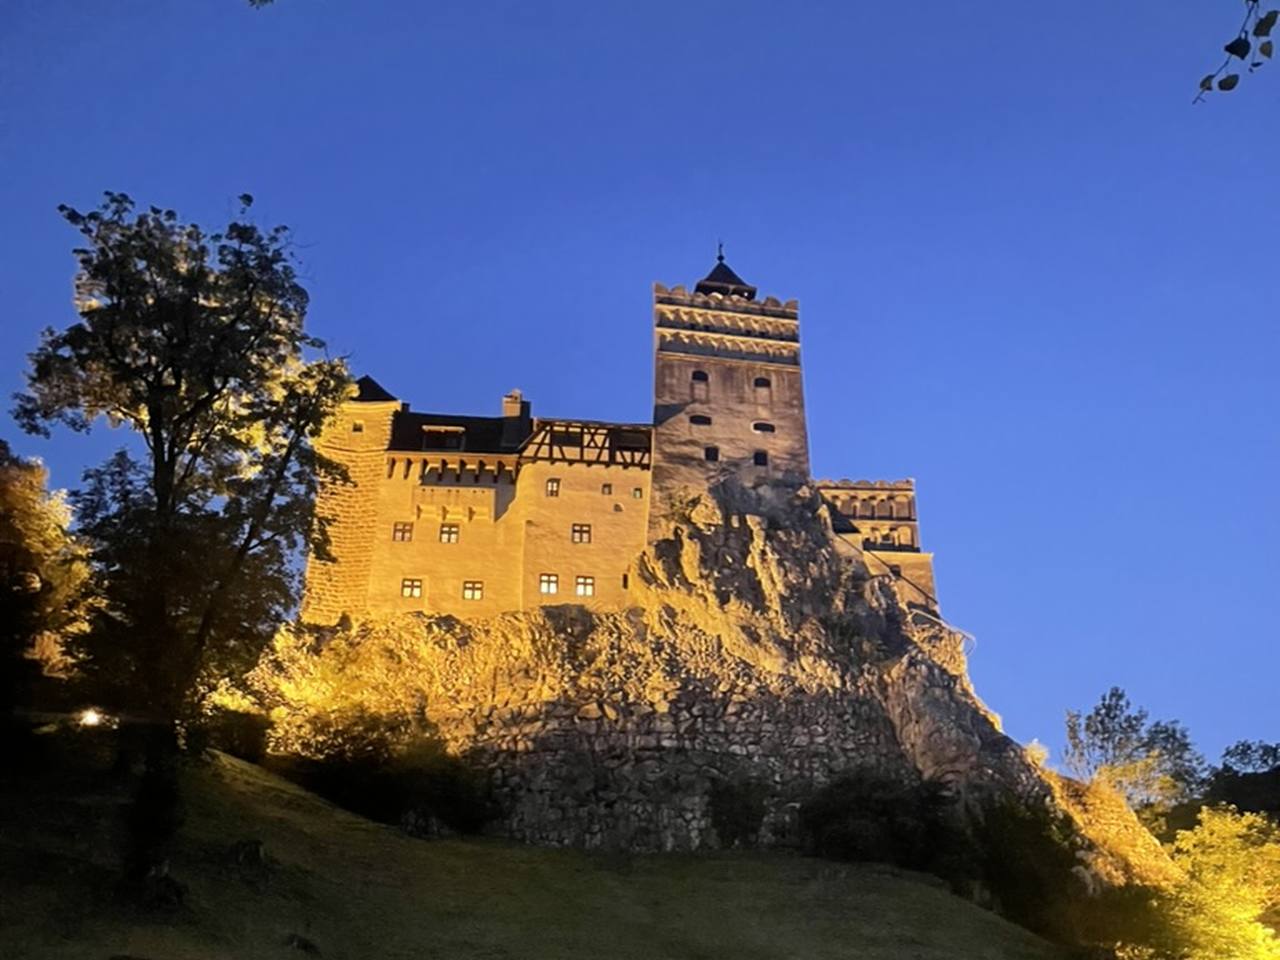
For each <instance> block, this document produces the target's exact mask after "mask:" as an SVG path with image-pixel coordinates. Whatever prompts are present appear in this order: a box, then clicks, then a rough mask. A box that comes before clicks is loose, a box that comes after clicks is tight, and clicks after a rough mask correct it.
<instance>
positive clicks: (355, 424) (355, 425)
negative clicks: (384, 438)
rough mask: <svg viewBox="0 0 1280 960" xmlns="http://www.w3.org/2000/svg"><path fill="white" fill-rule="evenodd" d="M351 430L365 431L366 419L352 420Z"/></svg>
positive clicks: (353, 431) (354, 431)
mask: <svg viewBox="0 0 1280 960" xmlns="http://www.w3.org/2000/svg"><path fill="white" fill-rule="evenodd" d="M351 432H352V433H364V421H363V420H353V421H351Z"/></svg>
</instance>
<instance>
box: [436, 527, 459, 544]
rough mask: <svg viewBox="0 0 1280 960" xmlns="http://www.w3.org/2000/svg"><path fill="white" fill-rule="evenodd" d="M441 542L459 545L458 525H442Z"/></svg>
mask: <svg viewBox="0 0 1280 960" xmlns="http://www.w3.org/2000/svg"><path fill="white" fill-rule="evenodd" d="M440 542H441V543H457V542H458V525H457V524H456V523H442V524H440Z"/></svg>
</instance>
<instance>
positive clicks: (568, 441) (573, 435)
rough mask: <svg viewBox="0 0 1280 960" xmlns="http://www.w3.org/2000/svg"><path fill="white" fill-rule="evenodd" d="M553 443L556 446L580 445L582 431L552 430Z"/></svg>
mask: <svg viewBox="0 0 1280 960" xmlns="http://www.w3.org/2000/svg"><path fill="white" fill-rule="evenodd" d="M551 445H552V446H555V447H580V446H582V431H581V430H552V431H551Z"/></svg>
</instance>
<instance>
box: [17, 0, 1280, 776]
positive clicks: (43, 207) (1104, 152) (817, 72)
mask: <svg viewBox="0 0 1280 960" xmlns="http://www.w3.org/2000/svg"><path fill="white" fill-rule="evenodd" d="M1235 6H1236V5H1233V4H1210V3H1203V2H1191V0H1177V2H1163V3H1156V2H1143V3H1116V2H1115V0H1089V2H1084V3H1075V4H1056V5H1055V4H1038V5H1028V4H1026V3H1014V2H1009V0H987V2H984V3H981V4H969V5H963V6H961V5H957V4H955V3H941V2H935V0H927V2H924V3H917V4H912V5H910V6H904V5H902V4H890V3H881V4H848V3H835V2H829V3H816V2H814V3H803V2H801V3H792V4H781V3H776V2H768V3H765V2H760V3H752V2H742V0H739V2H734V3H729V2H689V0H685V2H682V3H665V2H653V0H649V2H645V3H621V2H617V3H614V2H603V3H602V2H596V3H563V2H543V3H528V2H524V3H514V2H511V3H506V2H495V3H479V2H431V3H425V2H418V0H413V2H411V0H365V2H355V0H349V2H342V0H278V2H277V3H276V5H275V6H274V7H271V8H267V9H265V10H262V11H254V10H251V9H249V8H248V7H247V6H246V5H245V4H244V3H243V2H241V0H113V2H112V3H109V4H108V3H86V2H84V0H4V2H3V3H2V4H0V173H2V174H3V176H0V211H3V223H4V229H3V230H0V264H2V266H0V294H2V302H3V305H4V316H3V319H2V322H0V350H2V351H3V353H2V354H0V355H2V357H3V361H4V362H3V366H2V369H0V387H3V389H4V392H5V393H9V392H11V391H12V390H15V389H18V388H19V387H20V385H21V358H22V355H23V354H24V353H25V352H26V351H28V350H29V349H31V348H32V347H33V346H34V344H35V341H36V335H37V331H38V330H39V329H40V328H41V327H44V326H46V325H62V324H65V323H67V322H68V321H69V320H71V319H72V313H71V305H70V279H71V274H72V270H73V266H74V265H73V261H72V258H71V255H70V252H69V251H70V248H71V247H72V246H73V245H74V241H75V240H76V235H75V234H74V233H73V232H72V231H71V230H70V229H69V228H68V227H66V226H65V225H64V224H63V223H62V222H61V221H60V220H59V218H58V216H57V214H56V213H55V209H54V208H55V207H56V205H57V204H58V203H60V202H67V203H71V204H74V205H78V206H81V207H85V206H91V205H93V204H95V203H96V201H97V198H98V197H99V195H100V193H101V191H102V190H104V189H114V190H124V191H126V192H129V193H131V194H133V195H134V196H135V197H136V198H137V199H139V200H140V201H143V202H146V203H155V204H158V205H162V206H171V207H175V208H177V209H178V210H179V211H180V212H181V213H182V214H183V215H184V216H186V217H188V218H190V219H195V220H197V221H200V222H203V223H206V224H210V225H213V224H216V223H219V222H224V220H225V218H226V217H227V216H228V215H230V214H231V213H232V212H233V211H234V208H235V201H234V198H235V196H236V195H237V194H239V193H241V192H244V191H248V192H250V193H253V194H254V195H255V196H256V197H257V198H258V203H257V204H256V206H255V210H256V211H257V213H258V215H259V217H260V218H261V219H262V220H264V221H266V222H269V223H274V222H286V223H289V224H290V225H291V226H293V228H294V230H295V232H296V238H297V242H298V254H299V256H300V257H301V259H302V262H303V272H304V275H305V277H306V281H307V285H308V287H309V289H310V291H311V294H312V298H313V299H312V311H311V325H312V327H313V329H314V330H315V332H317V333H318V334H320V335H321V336H323V337H325V338H326V339H328V340H329V342H330V343H331V345H332V346H333V347H334V348H335V349H336V350H337V351H340V352H346V353H349V354H351V355H352V357H353V358H354V363H355V366H356V367H357V368H358V369H359V370H360V371H362V372H371V373H374V374H375V375H376V376H377V378H378V379H379V380H380V381H381V382H382V383H383V384H385V385H386V386H387V387H388V388H390V389H391V390H392V391H393V392H395V393H397V394H398V395H400V396H401V397H403V398H405V399H408V400H410V401H411V402H412V403H413V404H414V406H415V407H418V408H428V409H436V410H444V411H466V412H475V413H495V412H497V407H498V401H499V397H500V395H501V394H502V393H503V392H505V391H506V390H508V389H510V388H511V387H513V386H519V387H521V388H523V389H524V391H525V393H526V395H527V396H529V397H530V398H531V399H532V400H533V403H534V412H535V414H538V413H540V414H544V415H564V416H576V417H587V418H597V419H606V418H608V419H624V420H646V419H648V418H649V416H650V414H651V409H650V394H651V376H652V373H651V349H652V348H651V330H650V323H651V319H650V315H649V298H650V284H651V283H652V282H653V281H654V280H661V281H663V282H665V283H668V284H671V283H678V282H686V283H687V282H690V281H692V280H694V279H696V278H697V277H699V276H701V275H702V274H703V273H705V272H706V270H707V269H708V268H709V267H710V266H711V264H712V262H713V258H714V253H715V242H716V239H717V238H718V237H723V238H724V239H725V241H726V245H727V252H728V259H729V262H730V264H731V265H732V266H733V267H734V268H735V269H736V270H737V271H738V272H739V273H741V274H742V275H743V276H744V277H746V278H747V279H748V280H749V281H751V282H753V283H755V284H757V285H759V286H760V288H761V292H762V294H764V293H771V294H775V295H777V296H780V297H783V298H790V297H797V298H799V300H800V302H801V326H802V337H803V343H804V350H805V375H806V378H807V395H808V403H809V420H810V436H811V442H812V448H813V461H814V466H815V470H816V471H817V472H818V473H819V474H820V475H822V476H827V477H851V478H853V477H888V478H897V477H903V476H914V477H915V478H917V481H918V484H919V489H920V511H921V517H922V534H923V538H924V542H925V545H926V547H928V548H930V549H932V550H934V551H936V553H937V573H938V584H939V590H940V594H941V598H942V603H943V610H944V613H945V614H946V615H947V616H948V618H950V619H951V620H953V621H954V622H955V623H957V624H959V625H961V626H963V627H965V628H966V629H968V630H970V631H972V632H973V633H975V634H976V635H977V637H978V645H977V649H976V650H975V652H974V655H973V659H972V669H973V674H974V678H975V681H976V683H977V687H978V690H979V692H980V693H981V695H982V696H983V697H984V698H985V699H986V700H987V701H988V702H989V703H990V704H991V705H992V707H993V708H994V709H996V710H997V711H998V712H1000V713H1001V714H1003V715H1004V717H1005V720H1006V723H1007V726H1008V729H1009V731H1010V732H1011V733H1012V734H1013V735H1014V736H1016V737H1018V738H1020V739H1023V740H1027V739H1030V738H1032V737H1039V738H1041V739H1042V740H1044V741H1045V742H1047V743H1049V744H1050V745H1052V746H1053V747H1054V749H1055V755H1056V753H1057V747H1058V746H1059V744H1060V742H1061V739H1062V737H1061V728H1062V714H1063V711H1064V710H1065V709H1066V708H1067V707H1069V706H1087V705H1090V704H1091V703H1093V702H1094V701H1095V700H1096V699H1097V697H1098V696H1099V695H1100V694H1101V693H1102V692H1103V691H1104V690H1105V689H1106V688H1107V687H1109V686H1110V685H1112V684H1119V685H1121V686H1123V687H1125V688H1126V689H1127V690H1128V691H1129V693H1130V694H1131V696H1132V697H1133V699H1134V700H1135V701H1137V702H1140V703H1142V704H1145V705H1147V706H1148V707H1149V708H1150V709H1151V710H1152V712H1153V714H1155V715H1156V716H1160V717H1170V718H1179V719H1181V720H1183V721H1184V722H1186V723H1187V724H1188V725H1189V726H1190V727H1191V730H1192V732H1193V734H1194V735H1195V736H1196V738H1197V739H1198V741H1199V742H1200V744H1201V745H1202V747H1203V748H1204V749H1205V750H1206V751H1207V752H1209V753H1210V754H1211V755H1213V756H1216V755H1217V753H1218V752H1219V751H1220V749H1221V747H1222V746H1223V745H1224V744H1225V743H1228V742H1230V741H1232V740H1235V739H1238V738H1242V737H1250V738H1257V737H1263V738H1267V739H1278V738H1280V722H1278V721H1280V699H1278V698H1277V697H1276V695H1275V694H1276V678H1277V667H1278V666H1280V655H1278V654H1277V652H1276V644H1277V641H1278V640H1280V630H1278V629H1277V626H1276V623H1277V621H1276V619H1275V614H1274V613H1273V611H1272V610H1271V608H1270V605H1269V604H1270V599H1271V598H1273V597H1274V595H1275V594H1274V591H1275V589H1276V580H1277V573H1278V572H1280V570H1278V569H1277V567H1278V565H1277V561H1276V547H1277V544H1280V500H1278V498H1277V496H1276V488H1277V466H1278V459H1280V456H1278V452H1277V426H1276V425H1277V419H1278V417H1277V414H1278V413H1280V388H1278V387H1277V378H1276V367H1277V362H1278V360H1280V351H1278V349H1277V348H1278V347H1280V335H1278V334H1277V325H1276V312H1277V310H1276V305H1275V299H1274V292H1273V281H1274V278H1275V276H1276V266H1275V263H1276V252H1277V245H1278V244H1280V216H1278V215H1277V214H1278V213H1280V209H1278V206H1280V204H1278V202H1277V201H1278V194H1277V184H1278V183H1280V181H1278V180H1277V172H1276V170H1277V166H1276V162H1277V156H1280V150H1278V148H1280V124H1277V122H1276V120H1277V117H1278V116H1280V65H1277V66H1273V67H1270V68H1268V69H1267V70H1265V71H1263V72H1262V73H1260V74H1259V75H1258V76H1256V77H1251V78H1246V80H1245V82H1244V83H1243V84H1242V85H1241V87H1240V89H1239V90H1237V91H1236V92H1235V93H1234V94H1232V95H1231V96H1229V97H1226V96H1222V97H1217V98H1214V100H1213V101H1212V102H1211V103H1209V104H1206V105H1202V106H1199V107H1195V108H1192V107H1191V106H1190V100H1191V97H1192V95H1193V93H1194V88H1195V84H1196V81H1197V79H1198V78H1199V77H1200V76H1201V75H1202V74H1203V73H1205V72H1207V70H1208V69H1210V68H1211V67H1213V66H1215V65H1216V57H1217V53H1216V51H1217V50H1218V48H1219V47H1220V45H1221V44H1222V42H1224V41H1225V40H1227V39H1228V38H1229V37H1230V34H1231V30H1232V29H1233V27H1234V23H1233V19H1232V18H1233V17H1235V16H1236V11H1235V9H1234V8H1235ZM6 422H7V421H6ZM0 435H3V436H5V437H7V438H8V439H10V440H12V441H15V443H16V446H17V448H18V449H19V450H20V451H22V452H24V453H27V454H33V455H39V456H41V457H43V458H45V460H46V461H47V462H48V463H49V464H50V466H51V468H52V470H53V477H54V482H55V483H56V484H59V485H74V483H75V482H76V480H77V478H78V474H79V471H80V469H81V468H82V467H83V466H84V465H85V464H86V463H88V462H91V461H93V460H95V459H97V458H99V457H100V456H101V455H102V454H104V453H105V452H106V451H108V450H109V449H111V448H112V447H113V446H114V445H115V444H117V443H118V442H119V438H118V437H115V436H112V435H110V434H109V433H108V432H107V431H105V430H103V431H100V432H99V433H97V434H95V435H94V436H93V437H91V438H89V439H88V440H85V439H84V438H80V437H74V436H66V435H63V436H59V437H57V438H56V439H55V440H53V441H51V442H45V441H39V440H36V439H33V438H26V437H22V436H20V435H19V434H18V431H17V430H16V428H14V427H13V426H12V425H11V424H10V425H8V426H4V427H0Z"/></svg>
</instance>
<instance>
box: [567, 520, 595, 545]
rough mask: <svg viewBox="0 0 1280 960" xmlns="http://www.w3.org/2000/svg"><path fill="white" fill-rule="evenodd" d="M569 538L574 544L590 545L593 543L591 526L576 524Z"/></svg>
mask: <svg viewBox="0 0 1280 960" xmlns="http://www.w3.org/2000/svg"><path fill="white" fill-rule="evenodd" d="M569 538H570V539H571V540H572V541H573V542H574V543H590V542H591V524H589V523H575V524H574V525H573V528H572V529H571V530H570V531H569Z"/></svg>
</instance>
